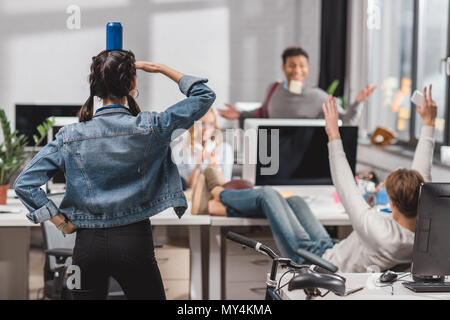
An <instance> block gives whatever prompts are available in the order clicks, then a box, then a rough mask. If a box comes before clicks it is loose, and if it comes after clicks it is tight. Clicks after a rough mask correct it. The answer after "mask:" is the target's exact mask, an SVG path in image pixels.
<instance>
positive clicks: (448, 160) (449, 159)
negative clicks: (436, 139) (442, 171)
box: [441, 146, 450, 166]
mask: <svg viewBox="0 0 450 320" xmlns="http://www.w3.org/2000/svg"><path fill="white" fill-rule="evenodd" d="M441 162H442V163H443V164H445V165H449V166H450V146H442V147H441Z"/></svg>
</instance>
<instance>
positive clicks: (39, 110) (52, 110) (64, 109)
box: [16, 104, 81, 146]
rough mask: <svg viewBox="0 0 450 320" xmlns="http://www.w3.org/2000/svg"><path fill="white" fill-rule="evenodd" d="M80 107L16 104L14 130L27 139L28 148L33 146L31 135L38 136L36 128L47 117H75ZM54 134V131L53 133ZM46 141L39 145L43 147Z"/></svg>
mask: <svg viewBox="0 0 450 320" xmlns="http://www.w3.org/2000/svg"><path fill="white" fill-rule="evenodd" d="M80 108H81V105H36V104H16V130H17V131H18V132H19V134H24V135H25V136H26V137H27V138H28V146H34V141H33V135H38V131H37V130H36V128H37V126H38V125H40V124H41V123H42V122H44V121H45V119H47V118H48V117H76V114H77V112H78V110H80ZM54 134H56V131H54ZM47 143H48V140H47V139H44V141H43V142H42V143H41V145H40V146H44V145H46V144H47Z"/></svg>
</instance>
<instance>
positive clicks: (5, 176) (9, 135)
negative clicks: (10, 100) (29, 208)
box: [0, 109, 55, 205]
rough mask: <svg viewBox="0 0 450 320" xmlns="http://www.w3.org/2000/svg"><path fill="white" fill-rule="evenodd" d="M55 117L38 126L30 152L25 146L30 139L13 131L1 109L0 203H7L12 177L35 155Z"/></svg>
mask: <svg viewBox="0 0 450 320" xmlns="http://www.w3.org/2000/svg"><path fill="white" fill-rule="evenodd" d="M54 123H55V121H54V118H49V119H47V120H45V121H44V123H42V124H40V125H39V126H38V127H37V130H38V132H39V137H38V136H36V135H35V136H33V140H34V143H35V146H34V148H33V150H32V151H31V154H30V152H28V151H26V149H25V147H26V146H27V144H28V139H27V137H26V136H25V135H23V134H20V135H19V134H18V132H17V130H15V131H14V132H11V125H10V123H9V121H8V118H7V117H6V113H5V110H3V109H0V125H1V127H2V132H3V142H2V143H1V144H0V205H2V204H6V198H7V192H8V188H9V184H10V182H11V178H12V177H13V176H14V175H15V174H16V173H17V171H18V170H19V169H20V168H22V166H23V165H24V164H25V163H26V162H27V160H28V159H29V157H30V155H31V156H33V155H34V154H35V153H36V151H37V148H38V146H39V144H40V143H41V142H42V141H43V139H44V138H45V137H46V135H47V131H48V130H49V129H50V128H51V127H52V126H53V125H54Z"/></svg>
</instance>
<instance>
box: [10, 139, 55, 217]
mask: <svg viewBox="0 0 450 320" xmlns="http://www.w3.org/2000/svg"><path fill="white" fill-rule="evenodd" d="M63 166H64V163H63V157H62V137H61V135H60V134H59V133H58V134H57V135H56V140H55V141H52V142H50V143H49V144H47V145H46V146H45V147H44V148H42V150H41V151H40V152H39V153H38V154H37V155H36V156H35V157H34V158H33V159H32V160H31V161H30V162H29V163H28V165H27V166H26V167H25V169H23V171H22V173H21V174H20V175H19V177H18V178H17V179H16V182H15V184H14V190H15V191H16V194H17V196H18V197H19V199H20V200H21V201H22V203H23V204H24V205H25V207H26V208H27V209H28V211H29V212H30V213H29V214H27V218H28V219H29V220H30V221H31V222H33V223H41V222H44V221H46V220H50V219H51V218H53V217H54V216H56V215H58V213H59V212H58V207H57V206H56V205H55V203H54V202H53V201H51V200H49V199H48V198H47V196H46V193H45V191H44V190H42V189H41V186H42V185H44V184H45V183H46V182H47V181H48V180H50V179H51V178H52V177H53V175H54V174H55V173H56V172H57V170H58V169H59V168H61V169H63Z"/></svg>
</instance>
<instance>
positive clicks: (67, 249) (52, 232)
mask: <svg viewBox="0 0 450 320" xmlns="http://www.w3.org/2000/svg"><path fill="white" fill-rule="evenodd" d="M63 197H64V194H53V195H50V196H49V199H51V200H52V201H53V202H54V203H55V204H56V205H57V206H59V204H60V203H61V201H62V199H63ZM41 230H42V235H43V239H44V252H45V264H44V296H43V298H42V299H46V298H47V299H54V300H66V299H71V298H72V295H71V294H70V290H69V289H68V288H67V286H66V281H64V280H65V274H66V270H67V268H68V266H70V265H71V264H72V255H73V248H74V247H75V239H76V232H75V233H72V234H68V235H66V236H65V237H64V236H63V234H62V233H61V231H59V230H58V229H57V228H56V226H55V225H54V224H53V223H52V222H50V221H45V222H44V223H41ZM124 298H125V294H124V292H123V291H122V288H121V287H120V285H119V283H118V282H117V281H116V280H115V279H114V278H110V280H109V290H108V297H107V299H108V300H114V299H124Z"/></svg>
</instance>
